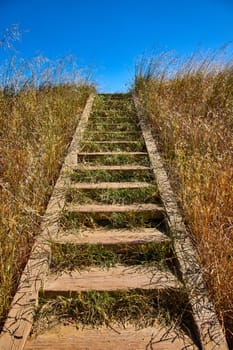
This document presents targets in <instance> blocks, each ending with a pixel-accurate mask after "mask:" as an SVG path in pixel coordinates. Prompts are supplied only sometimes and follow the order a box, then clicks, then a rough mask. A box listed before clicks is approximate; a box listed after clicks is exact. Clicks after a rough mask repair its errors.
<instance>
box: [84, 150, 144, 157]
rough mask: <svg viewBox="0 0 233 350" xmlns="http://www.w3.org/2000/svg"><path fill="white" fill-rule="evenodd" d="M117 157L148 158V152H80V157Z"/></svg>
mask: <svg viewBox="0 0 233 350" xmlns="http://www.w3.org/2000/svg"><path fill="white" fill-rule="evenodd" d="M115 155H117V156H118V155H129V156H147V155H148V153H147V152H124V151H118V152H111V151H110V152H79V153H78V156H115Z"/></svg>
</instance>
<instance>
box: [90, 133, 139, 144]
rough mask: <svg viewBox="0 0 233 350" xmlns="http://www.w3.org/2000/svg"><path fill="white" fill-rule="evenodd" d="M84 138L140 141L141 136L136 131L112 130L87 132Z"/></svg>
mask: <svg viewBox="0 0 233 350" xmlns="http://www.w3.org/2000/svg"><path fill="white" fill-rule="evenodd" d="M85 140H87V141H134V140H137V141H141V142H143V138H142V135H141V133H140V132H138V131H132V132H131V131H125V132H122V131H118V132H117V131H114V132H108V133H107V132H104V131H103V132H96V133H94V132H89V131H87V132H86V133H85Z"/></svg>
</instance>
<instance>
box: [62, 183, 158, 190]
mask: <svg viewBox="0 0 233 350" xmlns="http://www.w3.org/2000/svg"><path fill="white" fill-rule="evenodd" d="M153 186H154V185H153V184H151V183H148V182H99V183H88V182H87V183H85V182H80V183H75V184H71V185H70V186H69V189H70V188H71V189H77V190H79V189H80V190H89V189H90V190H92V189H96V190H98V189H124V188H125V189H128V188H148V187H153Z"/></svg>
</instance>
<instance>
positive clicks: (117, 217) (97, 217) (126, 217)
mask: <svg viewBox="0 0 233 350" xmlns="http://www.w3.org/2000/svg"><path fill="white" fill-rule="evenodd" d="M159 216H160V218H158V216H157V218H156V215H155V214H154V212H147V211H145V212H126V213H124V214H122V213H117V212H112V213H109V214H105V213H76V212H71V211H66V210H64V211H63V213H62V214H61V218H60V225H61V227H62V228H63V229H75V228H84V227H87V228H98V227H101V226H105V227H108V228H135V227H146V228H149V227H158V226H159V225H161V224H162V223H163V222H164V221H165V217H164V215H163V214H162V213H161V215H159Z"/></svg>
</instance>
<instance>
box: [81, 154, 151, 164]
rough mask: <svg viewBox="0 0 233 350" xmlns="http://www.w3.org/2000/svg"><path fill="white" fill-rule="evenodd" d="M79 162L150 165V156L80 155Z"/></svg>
mask: <svg viewBox="0 0 233 350" xmlns="http://www.w3.org/2000/svg"><path fill="white" fill-rule="evenodd" d="M78 162H79V163H83V164H87V165H141V166H147V167H149V166H150V161H149V158H148V156H147V155H146V156H144V155H142V156H141V155H140V156H136V155H135V156H134V155H127V154H115V155H106V156H78Z"/></svg>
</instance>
